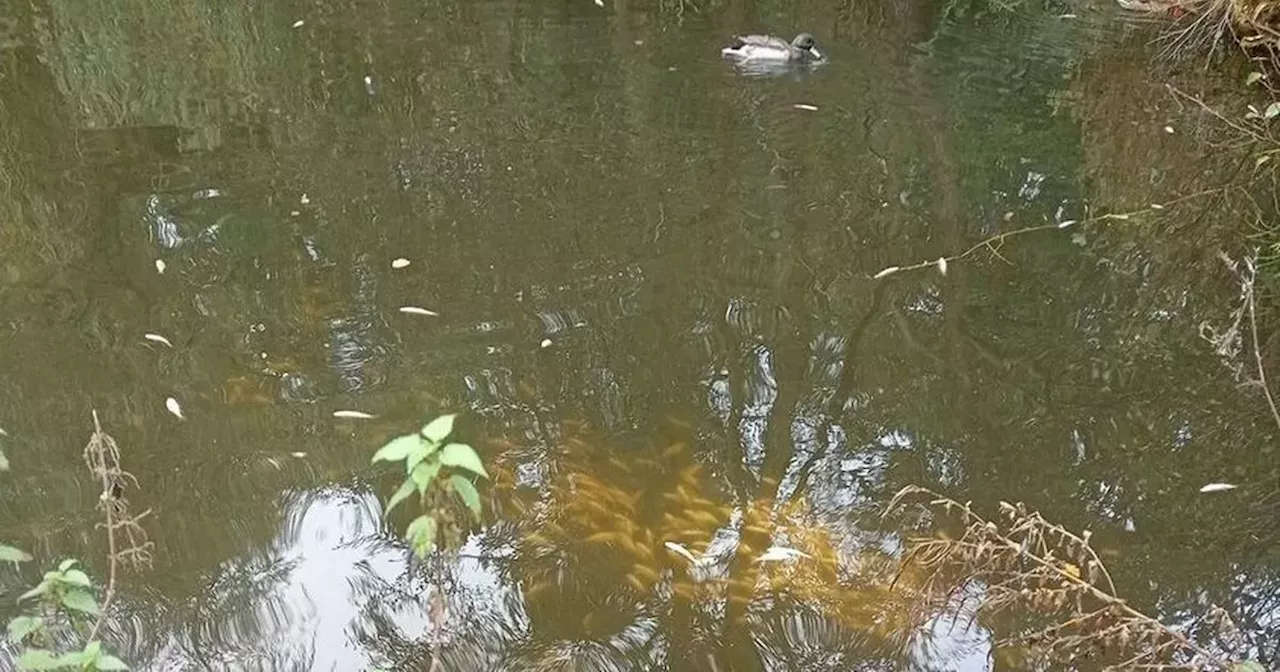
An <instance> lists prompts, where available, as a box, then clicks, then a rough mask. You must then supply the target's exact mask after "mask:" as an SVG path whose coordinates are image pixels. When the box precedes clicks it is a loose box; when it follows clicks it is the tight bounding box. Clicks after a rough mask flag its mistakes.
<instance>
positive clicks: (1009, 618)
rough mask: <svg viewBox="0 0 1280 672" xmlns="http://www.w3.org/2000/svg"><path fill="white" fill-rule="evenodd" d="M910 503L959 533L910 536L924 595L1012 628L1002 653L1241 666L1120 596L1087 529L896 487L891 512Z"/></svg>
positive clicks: (909, 557) (1184, 666) (1178, 666)
mask: <svg viewBox="0 0 1280 672" xmlns="http://www.w3.org/2000/svg"><path fill="white" fill-rule="evenodd" d="M908 501H911V502H915V503H917V504H919V505H920V507H921V509H922V510H923V511H924V512H926V513H928V514H930V515H936V514H943V515H944V516H951V517H953V519H954V520H956V521H957V522H958V523H959V524H960V525H961V526H962V531H961V532H960V534H959V536H958V538H940V537H937V536H933V537H924V538H918V539H913V540H911V544H910V546H909V550H908V552H907V554H906V556H905V557H904V560H903V568H904V569H906V568H907V567H910V566H914V567H915V568H917V569H920V568H923V569H924V570H925V572H924V579H923V581H924V585H923V588H924V589H925V591H926V592H929V593H933V594H935V595H946V596H948V598H949V599H947V600H946V601H945V603H946V604H949V605H950V606H949V608H950V609H952V610H954V615H955V616H956V617H957V618H961V617H967V618H969V619H970V622H972V621H973V620H975V619H982V621H983V624H984V625H985V626H987V627H989V628H993V629H994V630H999V631H1003V630H1004V629H1005V628H1008V630H1009V631H1010V634H1008V635H1003V636H1001V637H1000V638H999V639H997V641H996V642H995V644H996V647H997V648H1020V649H1023V650H1025V651H1026V652H1028V653H1030V654H1031V655H1032V656H1033V657H1036V658H1039V659H1041V660H1042V661H1045V662H1048V661H1058V662H1068V663H1082V662H1085V661H1089V662H1091V663H1098V664H1099V667H1101V668H1103V669H1108V670H1133V669H1160V670H1229V669H1238V668H1237V667H1234V666H1236V665H1238V663H1237V662H1235V661H1233V660H1231V658H1230V656H1229V655H1228V654H1225V653H1222V652H1220V651H1217V650H1210V648H1207V647H1206V646H1205V645H1202V644H1201V643H1198V642H1196V641H1193V640H1192V638H1191V637H1189V636H1188V635H1187V634H1185V633H1184V632H1181V631H1179V630H1177V629H1175V628H1172V627H1170V626H1167V625H1165V624H1163V623H1161V622H1160V621H1158V620H1157V619H1155V618H1152V617H1150V616H1148V615H1146V614H1144V613H1142V612H1140V611H1138V610H1137V609H1135V608H1134V607H1132V606H1130V605H1129V604H1128V603H1126V602H1125V600H1123V599H1121V598H1120V597H1118V596H1117V595H1116V588H1115V585H1114V583H1113V582H1112V580H1111V576H1110V574H1109V573H1108V572H1107V569H1106V567H1105V566H1104V565H1103V563H1102V560H1101V559H1100V558H1099V557H1098V554H1097V553H1096V552H1095V551H1094V549H1093V547H1092V546H1091V545H1090V541H1089V538H1090V533H1089V532H1088V531H1085V532H1082V533H1080V534H1078V535H1077V534H1075V533H1073V532H1071V531H1069V530H1067V529H1066V528H1064V527H1062V526H1061V525H1057V524H1054V523H1051V522H1049V521H1046V520H1045V519H1044V518H1042V517H1041V516H1040V514H1038V513H1036V512H1032V511H1028V510H1027V509H1026V507H1025V506H1024V505H1023V504H1021V503H1018V504H1009V503H1007V502H1001V503H1000V516H999V518H1000V521H999V522H997V521H996V520H988V519H986V518H984V517H983V516H981V515H979V514H977V513H975V512H974V511H973V509H972V508H971V506H970V505H969V504H967V503H966V504H962V503H960V502H957V501H955V500H953V499H951V498H948V497H945V496H942V495H939V494H937V493H935V492H933V491H931V490H928V489H926V488H921V487H917V486H908V487H906V488H903V489H902V490H901V491H899V492H898V494H897V495H895V497H894V499H893V501H892V502H891V503H890V505H889V511H894V510H901V509H903V508H905V507H906V506H907V503H908ZM887 513H888V512H886V515H887ZM954 596H967V597H962V598H961V599H958V600H957V599H950V598H953V597H954ZM1215 613H1218V618H1217V620H1218V621H1221V620H1222V619H1223V618H1225V613H1221V610H1217V611H1216V612H1215ZM996 624H1000V627H999V628H996V627H995V625H996ZM1223 630H1224V631H1228V630H1229V621H1228V624H1227V628H1223Z"/></svg>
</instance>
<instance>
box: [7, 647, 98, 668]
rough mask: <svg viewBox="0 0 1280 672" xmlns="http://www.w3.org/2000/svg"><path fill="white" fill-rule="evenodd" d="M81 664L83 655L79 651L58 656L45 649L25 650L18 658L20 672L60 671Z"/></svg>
mask: <svg viewBox="0 0 1280 672" xmlns="http://www.w3.org/2000/svg"><path fill="white" fill-rule="evenodd" d="M83 664H84V654H83V653H81V652H79V651H72V652H71V653H64V654H61V655H58V654H55V653H54V652H52V651H48V650H46V649H27V650H26V651H23V652H22V655H21V656H20V657H19V658H18V669H20V670H61V669H64V668H68V667H81V666H82V665H83Z"/></svg>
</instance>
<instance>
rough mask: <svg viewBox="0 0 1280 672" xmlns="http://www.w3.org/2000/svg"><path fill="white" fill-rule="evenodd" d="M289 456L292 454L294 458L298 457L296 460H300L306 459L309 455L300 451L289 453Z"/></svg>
mask: <svg viewBox="0 0 1280 672" xmlns="http://www.w3.org/2000/svg"><path fill="white" fill-rule="evenodd" d="M289 454H290V455H292V456H294V457H296V458H298V459H302V458H304V457H306V456H307V454H306V453H304V452H302V451H300V450H299V451H296V452H293V453H289Z"/></svg>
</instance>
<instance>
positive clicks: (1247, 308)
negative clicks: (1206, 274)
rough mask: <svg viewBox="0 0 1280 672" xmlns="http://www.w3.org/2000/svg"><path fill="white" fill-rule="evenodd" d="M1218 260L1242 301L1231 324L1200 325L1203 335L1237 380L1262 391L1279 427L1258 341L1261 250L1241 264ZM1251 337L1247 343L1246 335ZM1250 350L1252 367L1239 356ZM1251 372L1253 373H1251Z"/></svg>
mask: <svg viewBox="0 0 1280 672" xmlns="http://www.w3.org/2000/svg"><path fill="white" fill-rule="evenodd" d="M1219 257H1220V258H1221V259H1222V262H1223V263H1224V264H1226V265H1227V268H1228V269H1230V270H1231V272H1232V273H1234V274H1235V275H1236V277H1237V278H1238V279H1239V281H1240V300H1239V303H1238V304H1237V305H1236V307H1235V308H1234V309H1233V310H1232V311H1231V314H1230V317H1229V319H1228V325H1227V327H1226V328H1225V329H1223V330H1221V331H1219V330H1218V329H1217V328H1215V327H1214V326H1213V325H1211V324H1209V323H1208V322H1203V323H1201V324H1200V336H1201V337H1202V338H1204V339H1205V340H1206V341H1208V342H1209V343H1210V344H1211V345H1213V351H1214V353H1216V354H1217V355H1218V356H1219V357H1221V358H1222V361H1223V363H1224V364H1225V365H1226V366H1227V368H1228V369H1230V370H1231V372H1232V373H1233V374H1234V375H1235V377H1236V380H1238V381H1240V382H1241V384H1242V385H1244V386H1247V387H1257V388H1259V389H1261V390H1262V396H1263V397H1264V398H1265V399H1266V401H1267V408H1268V409H1270V410H1271V418H1272V420H1274V421H1275V423H1276V427H1277V428H1280V408H1277V405H1276V400H1275V397H1274V396H1273V395H1272V394H1271V388H1270V386H1269V385H1268V384H1267V371H1266V367H1265V366H1263V362H1262V344H1261V342H1260V341H1259V339H1258V316H1257V300H1256V298H1255V288H1254V286H1255V284H1256V282H1257V278H1258V251H1257V250H1254V251H1253V253H1252V254H1250V255H1248V256H1245V257H1243V258H1242V259H1240V260H1239V261H1236V260H1234V259H1232V258H1231V257H1229V256H1227V254H1226V253H1225V252H1223V253H1220V254H1219ZM1246 333H1247V334H1248V337H1249V338H1248V342H1247V343H1246V340H1245V334H1246ZM1245 348H1248V353H1249V359H1250V363H1251V364H1252V366H1251V367H1246V365H1245V363H1244V361H1242V360H1241V358H1240V355H1241V353H1242V352H1244V351H1245ZM1250 369H1251V370H1250Z"/></svg>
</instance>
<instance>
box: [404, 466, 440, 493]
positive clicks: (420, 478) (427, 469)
mask: <svg viewBox="0 0 1280 672" xmlns="http://www.w3.org/2000/svg"><path fill="white" fill-rule="evenodd" d="M439 473H440V463H439V462H435V461H432V462H423V463H422V464H419V465H418V466H416V467H414V469H413V473H412V474H410V475H409V479H410V480H412V481H413V482H414V483H416V484H417V486H418V492H419V493H425V492H426V491H427V488H428V487H430V486H431V481H433V480H435V478H436V474H439Z"/></svg>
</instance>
